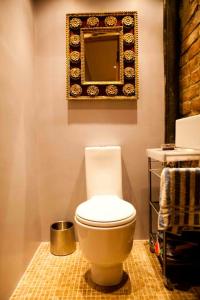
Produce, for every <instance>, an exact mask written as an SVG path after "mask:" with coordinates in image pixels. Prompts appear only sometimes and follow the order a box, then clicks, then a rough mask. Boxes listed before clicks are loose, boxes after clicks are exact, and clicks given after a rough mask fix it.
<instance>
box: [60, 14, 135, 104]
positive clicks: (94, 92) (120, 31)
mask: <svg viewBox="0 0 200 300" xmlns="http://www.w3.org/2000/svg"><path fill="white" fill-rule="evenodd" d="M66 17H67V18H66V24H67V28H66V29H67V30H66V32H67V36H66V38H67V59H66V63H67V99H68V100H85V99H87V100H88V99H106V100H107V99H121V100H123V99H126V100H127V99H131V100H133V99H137V98H138V61H137V13H136V12H119V13H105V14H96V13H95V14H72V15H67V16H66Z"/></svg>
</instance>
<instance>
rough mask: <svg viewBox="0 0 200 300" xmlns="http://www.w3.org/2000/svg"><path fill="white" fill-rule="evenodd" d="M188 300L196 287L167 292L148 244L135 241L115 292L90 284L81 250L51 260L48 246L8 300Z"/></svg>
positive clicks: (41, 248) (197, 295)
mask: <svg viewBox="0 0 200 300" xmlns="http://www.w3.org/2000/svg"><path fill="white" fill-rule="evenodd" d="M29 299H31V300H75V299H76V300H83V299H84V300H87V299H88V300H96V299H101V300H103V299H105V300H111V299H112V300H113V299H114V300H118V299H120V300H125V299H126V300H129V299H141V300H142V299H145V300H146V299H152V300H156V299H158V300H164V299H172V300H179V299H180V300H186V299H188V300H190V299H200V289H199V287H192V288H190V289H189V290H187V291H180V290H176V289H175V290H174V291H168V290H167V289H166V288H165V287H164V286H163V280H162V274H161V268H160V264H159V262H158V260H157V258H156V257H155V255H154V254H152V253H150V251H149V247H148V243H147V241H134V245H133V249H132V252H131V254H130V256H129V258H128V259H127V260H126V262H125V263H124V278H123V282H122V284H121V285H119V286H118V287H115V288H101V287H99V286H96V285H94V284H93V283H92V282H91V281H90V276H89V264H88V262H87V261H86V260H85V259H84V258H83V257H82V255H81V252H80V250H79V249H78V245H77V250H76V251H75V252H74V253H73V254H70V255H68V256H54V255H52V254H51V253H50V252H49V243H47V242H43V243H41V244H40V246H39V248H38V250H37V251H36V253H35V255H34V257H33V259H32V261H31V263H30V265H29V267H28V268H27V270H26V272H25V273H24V275H23V277H22V279H21V280H20V282H19V284H18V286H17V287H16V289H15V291H14V292H13V295H12V296H11V298H10V300H29Z"/></svg>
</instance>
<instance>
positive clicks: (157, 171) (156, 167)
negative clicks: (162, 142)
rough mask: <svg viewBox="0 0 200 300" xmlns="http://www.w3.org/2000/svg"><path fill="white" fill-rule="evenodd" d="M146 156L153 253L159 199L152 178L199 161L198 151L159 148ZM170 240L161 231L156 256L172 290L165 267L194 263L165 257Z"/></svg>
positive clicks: (166, 283)
mask: <svg viewBox="0 0 200 300" xmlns="http://www.w3.org/2000/svg"><path fill="white" fill-rule="evenodd" d="M147 156H148V181H149V241H150V251H151V252H154V244H153V245H152V242H153V243H155V242H156V240H157V239H158V237H159V234H161V233H159V232H158V230H157V231H156V232H154V231H153V224H152V223H153V213H154V214H155V215H156V216H158V213H159V199H154V198H153V195H152V176H155V178H158V179H160V177H161V172H162V169H163V168H165V167H167V166H170V165H173V166H174V167H180V166H181V162H183V161H184V162H185V161H199V162H200V150H196V149H185V148H175V149H174V150H162V149H160V148H156V149H147ZM168 239H170V233H168V232H167V231H162V249H163V251H162V254H160V255H158V259H159V261H160V263H161V266H162V272H163V281H164V285H165V286H166V287H167V288H168V289H169V290H173V285H172V283H171V281H170V279H169V278H168V276H167V267H168V266H169V265H183V264H184V265H186V264H191V263H194V262H192V261H187V260H179V259H174V258H172V257H169V256H167V241H168Z"/></svg>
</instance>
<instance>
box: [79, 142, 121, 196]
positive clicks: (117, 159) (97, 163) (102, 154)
mask: <svg viewBox="0 0 200 300" xmlns="http://www.w3.org/2000/svg"><path fill="white" fill-rule="evenodd" d="M85 171H86V187H87V197H88V199H89V198H91V197H92V196H94V195H117V196H118V197H120V198H122V167H121V147H120V146H105V147H86V148H85Z"/></svg>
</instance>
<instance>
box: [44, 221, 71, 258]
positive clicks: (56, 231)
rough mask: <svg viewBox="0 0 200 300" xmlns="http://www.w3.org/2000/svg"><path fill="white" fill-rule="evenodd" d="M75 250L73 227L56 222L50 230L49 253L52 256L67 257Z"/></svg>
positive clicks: (65, 223)
mask: <svg viewBox="0 0 200 300" xmlns="http://www.w3.org/2000/svg"><path fill="white" fill-rule="evenodd" d="M75 250H76V242H75V234H74V225H73V223H72V222H64V221H58V222H56V223H54V224H52V225H51V228H50V252H51V253H52V254H54V255H68V254H70V253H72V252H74V251H75Z"/></svg>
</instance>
